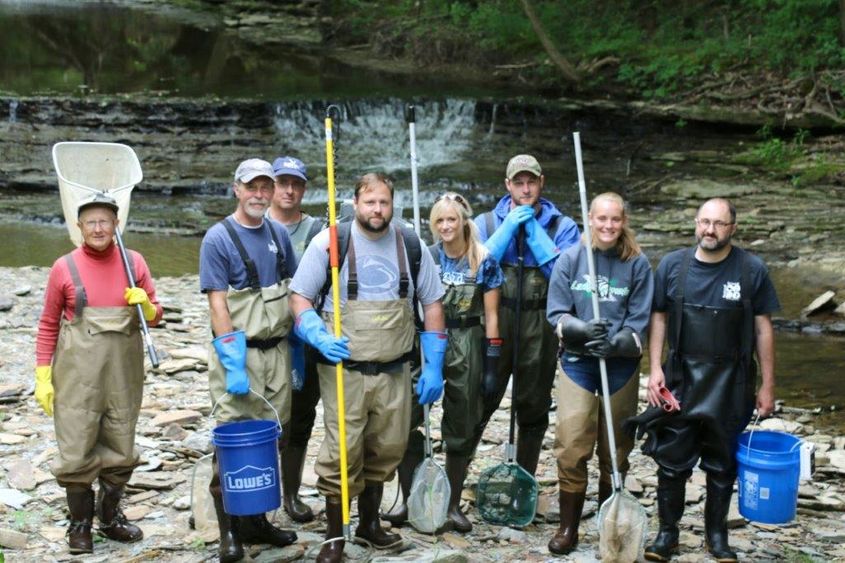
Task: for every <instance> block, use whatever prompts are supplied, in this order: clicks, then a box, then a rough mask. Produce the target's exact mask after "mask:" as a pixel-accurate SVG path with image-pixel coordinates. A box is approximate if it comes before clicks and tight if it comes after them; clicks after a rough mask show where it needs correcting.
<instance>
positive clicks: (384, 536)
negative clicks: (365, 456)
mask: <svg viewBox="0 0 845 563" xmlns="http://www.w3.org/2000/svg"><path fill="white" fill-rule="evenodd" d="M383 490H384V485H383V484H382V483H377V484H375V483H373V484H368V485H366V486H365V487H364V491H363V492H362V493H361V494H360V495H358V528H356V530H355V537H358V538H361V539H363V540H366V541H367V542H369V543H370V544H372V546H373V547H375V548H376V549H387V548H389V547H393V546H395V545H398V544H399V543H401V542H402V536H400V535H399V534H391V533H389V532H387V531H385V530H384V528H382V527H381V522H380V521H379V516H378V509H379V505H381V495H382V491H383Z"/></svg>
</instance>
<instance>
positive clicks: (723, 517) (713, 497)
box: [704, 472, 737, 563]
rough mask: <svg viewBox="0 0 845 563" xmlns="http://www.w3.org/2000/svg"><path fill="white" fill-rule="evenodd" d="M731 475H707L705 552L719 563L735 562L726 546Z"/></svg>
mask: <svg viewBox="0 0 845 563" xmlns="http://www.w3.org/2000/svg"><path fill="white" fill-rule="evenodd" d="M735 478H736V477H735V476H734V475H733V474H730V475H725V474H723V473H709V472H708V473H707V499H706V500H705V501H704V535H705V538H706V542H707V551H709V552H710V554H711V555H712V556H713V557H714V558H715V559H716V561H719V563H732V562H733V561H737V558H736V552H734V551H732V550H731V547H730V545H728V511H729V510H730V506H731V496H732V495H733V486H734V479H735Z"/></svg>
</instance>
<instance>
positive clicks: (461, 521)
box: [446, 453, 472, 534]
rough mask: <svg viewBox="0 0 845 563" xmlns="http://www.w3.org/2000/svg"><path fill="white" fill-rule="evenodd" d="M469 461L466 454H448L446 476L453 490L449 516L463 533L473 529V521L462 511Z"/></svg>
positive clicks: (454, 525) (450, 498)
mask: <svg viewBox="0 0 845 563" xmlns="http://www.w3.org/2000/svg"><path fill="white" fill-rule="evenodd" d="M468 461H469V460H468V459H467V457H466V456H461V455H453V454H448V453H447V454H446V476H447V477H448V478H449V488H450V490H451V495H450V497H449V512H448V518H449V520H450V521H451V522H452V525H453V527H454V529H455V531H456V532H460V533H462V534H466V533H467V532H471V531H472V522H470V521H469V519H468V518H467V517H466V515H465V514H464V513H463V512H461V493H462V492H463V490H464V479H465V478H466V473H467V463H468Z"/></svg>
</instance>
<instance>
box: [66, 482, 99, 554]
mask: <svg viewBox="0 0 845 563" xmlns="http://www.w3.org/2000/svg"><path fill="white" fill-rule="evenodd" d="M66 493H67V507H68V510H69V511H70V523H69V525H68V529H67V545H68V547H69V548H70V552H71V553H74V554H77V553H93V552H94V538H92V537H91V522H92V521H93V520H94V491H93V490H91V489H90V488H87V487H83V486H78V485H77V486H69V487H67V489H66Z"/></svg>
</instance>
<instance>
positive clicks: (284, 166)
mask: <svg viewBox="0 0 845 563" xmlns="http://www.w3.org/2000/svg"><path fill="white" fill-rule="evenodd" d="M273 174H275V175H276V176H282V175H285V174H287V175H290V176H296V177H297V178H302V179H303V180H304V181H306V182H307V181H308V176H306V174H307V170H306V169H305V164H303V162H302V161H301V160H299V159H298V158H294V157H292V156H280V157H279V158H277V159H276V160H274V161H273Z"/></svg>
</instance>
